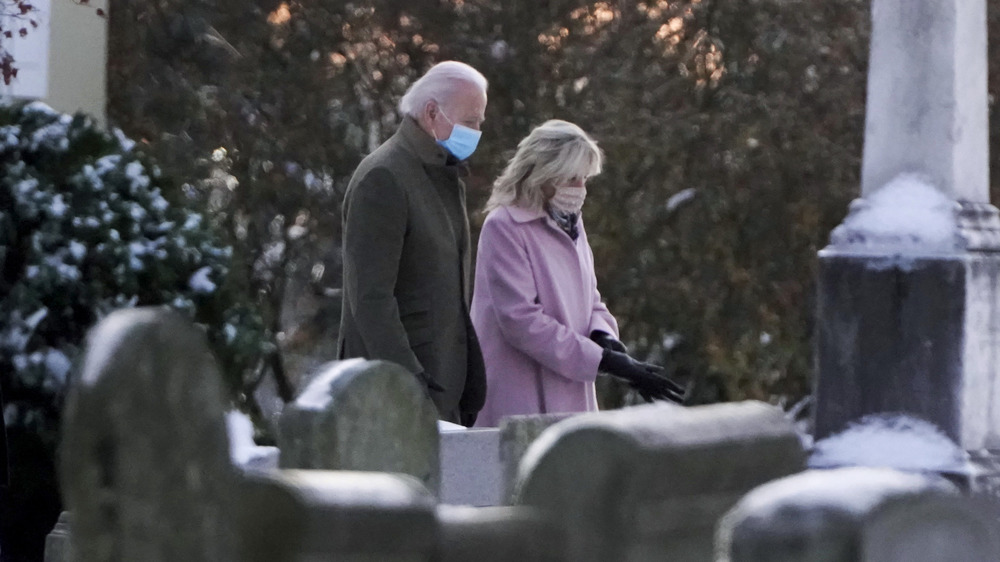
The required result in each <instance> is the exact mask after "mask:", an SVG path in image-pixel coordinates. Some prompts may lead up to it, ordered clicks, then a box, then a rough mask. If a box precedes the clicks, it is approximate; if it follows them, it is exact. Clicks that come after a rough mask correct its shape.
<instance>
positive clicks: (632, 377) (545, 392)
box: [472, 120, 682, 426]
mask: <svg viewBox="0 0 1000 562" xmlns="http://www.w3.org/2000/svg"><path fill="white" fill-rule="evenodd" d="M601 161H602V154H601V151H600V149H599V148H598V147H597V143H595V142H594V140H593V139H591V138H590V137H589V136H588V135H587V134H586V133H585V132H584V131H583V130H582V129H580V127H578V126H576V125H574V124H573V123H569V122H566V121H560V120H551V121H547V122H545V123H544V124H542V125H541V126H539V127H537V128H535V129H534V130H533V131H531V133H530V134H529V135H528V136H527V137H526V138H525V139H524V140H522V141H521V142H520V144H518V147H517V152H516V153H515V155H514V157H513V158H512V159H511V161H510V162H509V163H508V164H507V167H506V169H505V170H504V172H503V174H502V175H501V176H500V177H499V178H497V180H496V182H494V184H493V192H492V194H491V196H490V199H489V201H488V202H487V203H486V212H487V213H488V215H487V217H486V221H485V223H484V224H483V230H482V233H481V234H480V238H479V251H478V254H477V263H476V282H475V291H474V293H473V297H472V323H473V325H474V326H475V329H476V334H477V335H478V336H479V340H480V344H481V346H482V350H483V359H484V361H485V363H486V380H487V389H488V391H487V394H486V404H485V406H484V407H483V409H482V411H481V412H480V415H479V418H478V421H477V423H476V425H477V426H494V425H497V422H499V420H500V419H501V418H503V417H505V416H510V415H518V414H533V413H555V412H584V411H593V410H597V399H596V396H595V392H594V380H595V379H596V378H597V374H598V372H599V371H601V372H606V373H609V374H611V375H614V376H617V377H620V378H622V379H624V380H626V381H628V382H629V384H630V385H631V386H632V387H633V388H635V389H636V390H638V391H639V392H640V394H642V396H643V397H644V398H646V399H647V400H651V399H660V398H668V399H671V400H675V401H681V400H682V396H681V389H680V387H679V386H677V385H676V384H674V383H673V382H672V381H670V380H669V379H667V378H666V377H664V376H663V375H662V371H663V370H662V369H661V368H660V367H657V366H655V365H650V364H646V363H641V362H638V361H635V360H634V359H632V358H631V357H629V356H628V355H627V354H626V351H627V350H626V348H625V346H624V345H623V344H622V343H621V342H620V341H618V323H617V322H616V321H615V318H614V317H613V316H612V315H611V313H610V312H609V311H608V308H607V306H605V305H604V303H603V302H601V295H600V293H598V291H597V278H596V277H595V275H594V257H593V253H592V252H591V250H590V245H589V244H588V243H587V233H586V231H585V230H584V227H583V221H582V219H581V209H582V208H583V203H584V200H585V198H586V193H587V190H586V182H587V179H588V178H590V177H591V176H594V175H596V174H598V173H600V171H601Z"/></svg>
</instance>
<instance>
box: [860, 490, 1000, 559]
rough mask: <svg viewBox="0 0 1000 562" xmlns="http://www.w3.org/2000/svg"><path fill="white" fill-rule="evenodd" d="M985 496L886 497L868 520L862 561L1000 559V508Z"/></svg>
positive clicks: (863, 535)
mask: <svg viewBox="0 0 1000 562" xmlns="http://www.w3.org/2000/svg"><path fill="white" fill-rule="evenodd" d="M977 499H978V500H981V498H967V497H941V496H932V497H916V498H899V499H896V500H894V501H890V502H886V505H883V506H881V507H880V508H879V509H878V510H876V511H875V512H874V513H872V515H871V517H869V520H868V521H866V523H865V525H864V529H863V531H862V537H861V561H862V562H996V561H997V560H1000V523H998V522H1000V512H998V511H997V509H996V505H995V504H989V503H987V502H985V501H976V500H977Z"/></svg>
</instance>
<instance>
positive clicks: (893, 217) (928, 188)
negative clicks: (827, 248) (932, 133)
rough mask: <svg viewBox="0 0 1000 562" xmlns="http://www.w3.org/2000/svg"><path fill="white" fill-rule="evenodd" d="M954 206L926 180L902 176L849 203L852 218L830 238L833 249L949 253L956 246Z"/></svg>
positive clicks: (956, 226)
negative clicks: (837, 247)
mask: <svg viewBox="0 0 1000 562" xmlns="http://www.w3.org/2000/svg"><path fill="white" fill-rule="evenodd" d="M957 205H958V203H956V202H955V201H953V200H952V199H950V198H949V197H947V196H946V195H945V194H944V193H942V192H941V191H939V190H938V189H937V188H935V187H934V186H933V185H932V184H931V182H930V181H929V180H928V179H927V178H925V177H923V176H921V175H918V174H901V175H899V176H897V177H896V178H895V179H893V180H892V181H890V182H889V183H888V184H886V185H885V186H884V187H882V188H880V189H878V190H876V191H875V192H874V193H872V194H871V195H870V196H868V197H866V198H864V199H859V200H857V201H855V202H854V203H852V205H851V207H852V208H851V213H850V214H849V215H848V217H847V218H846V219H845V220H844V223H843V224H841V225H840V226H838V227H837V228H835V229H834V231H833V233H832V234H831V236H830V238H831V241H832V242H833V245H835V246H840V247H850V248H851V249H853V250H858V251H866V250H868V251H871V250H883V251H884V250H885V249H887V248H888V249H893V250H896V251H898V252H901V253H920V254H926V253H941V252H950V251H954V250H955V249H956V248H957V247H958V242H959V236H958V235H959V232H958V223H957V218H956V208H957V207H956V206H957Z"/></svg>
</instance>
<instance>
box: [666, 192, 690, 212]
mask: <svg viewBox="0 0 1000 562" xmlns="http://www.w3.org/2000/svg"><path fill="white" fill-rule="evenodd" d="M697 194H698V190H697V189H696V188H694V187H689V188H687V189H682V190H680V191H678V192H677V193H675V194H673V195H671V196H670V199H667V205H666V206H667V212H668V213H672V212H674V210H676V209H677V208H678V207H680V206H681V205H683V204H684V203H687V202H688V201H690V200H691V199H694V196H695V195H697Z"/></svg>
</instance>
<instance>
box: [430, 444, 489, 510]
mask: <svg viewBox="0 0 1000 562" xmlns="http://www.w3.org/2000/svg"><path fill="white" fill-rule="evenodd" d="M441 503H445V504H455V505H471V506H491V505H501V504H502V503H503V470H502V467H501V465H500V430H498V429H492V428H491V429H460V430H453V431H442V432H441Z"/></svg>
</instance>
